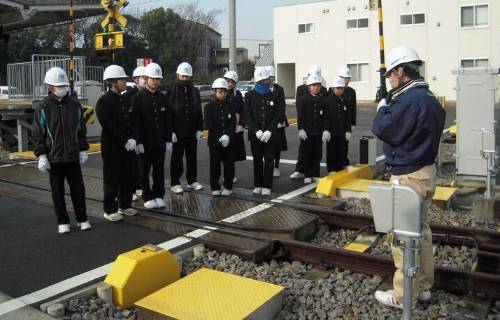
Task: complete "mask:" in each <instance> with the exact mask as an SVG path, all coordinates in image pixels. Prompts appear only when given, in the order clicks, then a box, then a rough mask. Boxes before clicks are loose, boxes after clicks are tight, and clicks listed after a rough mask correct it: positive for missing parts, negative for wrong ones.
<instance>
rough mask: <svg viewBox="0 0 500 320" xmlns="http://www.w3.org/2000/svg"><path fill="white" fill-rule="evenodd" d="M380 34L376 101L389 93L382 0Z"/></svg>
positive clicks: (379, 7) (379, 3)
mask: <svg viewBox="0 0 500 320" xmlns="http://www.w3.org/2000/svg"><path fill="white" fill-rule="evenodd" d="M378 36H379V50H380V68H379V72H380V87H379V88H378V91H377V96H376V98H375V100H376V101H380V100H381V99H382V98H385V96H386V95H387V88H386V86H385V76H384V73H385V71H386V68H385V51H384V18H383V15H382V0H378Z"/></svg>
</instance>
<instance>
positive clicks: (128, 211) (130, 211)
mask: <svg viewBox="0 0 500 320" xmlns="http://www.w3.org/2000/svg"><path fill="white" fill-rule="evenodd" d="M118 213H119V214H124V215H126V216H135V215H136V214H137V210H135V209H134V208H128V209H118Z"/></svg>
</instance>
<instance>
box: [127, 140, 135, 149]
mask: <svg viewBox="0 0 500 320" xmlns="http://www.w3.org/2000/svg"><path fill="white" fill-rule="evenodd" d="M136 145H137V142H136V141H135V140H134V139H128V140H127V143H126V144H125V149H127V151H132V150H135V146H136Z"/></svg>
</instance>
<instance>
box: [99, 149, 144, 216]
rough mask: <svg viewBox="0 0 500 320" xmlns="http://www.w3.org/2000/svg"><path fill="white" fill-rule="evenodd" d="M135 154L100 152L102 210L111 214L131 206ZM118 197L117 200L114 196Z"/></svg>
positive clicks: (135, 168) (134, 174) (133, 189)
mask: <svg viewBox="0 0 500 320" xmlns="http://www.w3.org/2000/svg"><path fill="white" fill-rule="evenodd" d="M135 158H136V154H135V153H134V152H127V153H126V154H125V155H123V156H114V155H107V154H106V153H102V164H103V166H102V174H103V182H104V212H105V213H107V214H112V213H115V212H117V211H118V208H120V209H128V208H130V207H131V206H132V194H133V193H134V191H135V176H136V170H137V163H136V159H135ZM117 197H118V202H117V201H116V198H117Z"/></svg>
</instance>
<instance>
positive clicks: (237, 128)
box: [234, 126, 243, 133]
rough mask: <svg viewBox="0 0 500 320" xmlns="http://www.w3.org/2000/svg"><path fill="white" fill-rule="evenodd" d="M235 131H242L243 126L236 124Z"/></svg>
mask: <svg viewBox="0 0 500 320" xmlns="http://www.w3.org/2000/svg"><path fill="white" fill-rule="evenodd" d="M234 132H236V133H240V132H243V126H236V130H234Z"/></svg>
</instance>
